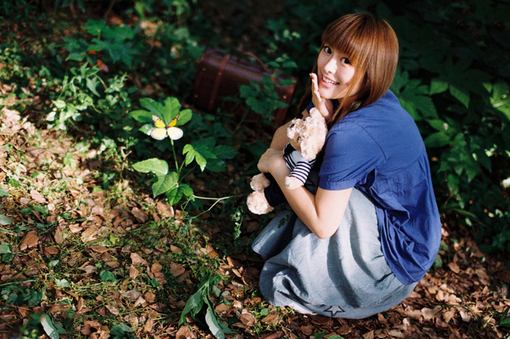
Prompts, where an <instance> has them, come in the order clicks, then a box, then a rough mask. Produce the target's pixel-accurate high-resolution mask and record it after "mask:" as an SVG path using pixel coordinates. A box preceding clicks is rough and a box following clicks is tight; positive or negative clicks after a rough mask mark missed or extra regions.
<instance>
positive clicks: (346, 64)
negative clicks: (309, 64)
mask: <svg viewBox="0 0 510 339" xmlns="http://www.w3.org/2000/svg"><path fill="white" fill-rule="evenodd" d="M354 71H355V68H354V66H353V65H352V64H351V62H350V61H349V59H348V58H347V56H346V55H344V54H342V53H340V52H339V51H337V50H335V49H334V48H332V47H329V46H328V45H324V47H323V48H322V50H321V52H320V53H319V58H318V59H317V76H318V82H319V93H320V94H321V97H322V98H323V99H342V98H343V97H345V96H346V94H347V90H348V89H349V86H350V85H351V81H352V79H353V78H354ZM357 90H358V89H355V91H354V92H357ZM353 94H355V93H351V95H353Z"/></svg>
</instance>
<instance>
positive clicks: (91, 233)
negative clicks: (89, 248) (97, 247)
mask: <svg viewBox="0 0 510 339" xmlns="http://www.w3.org/2000/svg"><path fill="white" fill-rule="evenodd" d="M98 231H99V227H94V226H91V227H89V228H87V229H86V230H85V231H83V233H82V234H81V241H83V242H91V241H94V240H96V234H97V232H98Z"/></svg>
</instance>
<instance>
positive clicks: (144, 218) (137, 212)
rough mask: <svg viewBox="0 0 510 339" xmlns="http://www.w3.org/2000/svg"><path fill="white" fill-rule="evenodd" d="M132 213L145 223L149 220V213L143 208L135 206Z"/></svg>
mask: <svg viewBox="0 0 510 339" xmlns="http://www.w3.org/2000/svg"><path fill="white" fill-rule="evenodd" d="M131 213H132V214H133V215H134V216H135V218H136V219H137V220H138V221H140V222H142V223H144V222H146V221H147V214H145V212H144V211H142V210H141V209H139V208H138V207H133V209H132V210H131Z"/></svg>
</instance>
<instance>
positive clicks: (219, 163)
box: [206, 159, 228, 173]
mask: <svg viewBox="0 0 510 339" xmlns="http://www.w3.org/2000/svg"><path fill="white" fill-rule="evenodd" d="M206 168H207V169H208V170H209V171H212V172H216V173H221V172H225V171H226V170H227V169H228V168H227V164H226V163H225V161H223V160H220V159H209V160H207V164H206Z"/></svg>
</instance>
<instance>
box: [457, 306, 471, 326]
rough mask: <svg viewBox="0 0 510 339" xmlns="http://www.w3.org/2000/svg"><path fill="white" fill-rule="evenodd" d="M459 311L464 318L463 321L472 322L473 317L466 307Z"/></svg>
mask: <svg viewBox="0 0 510 339" xmlns="http://www.w3.org/2000/svg"><path fill="white" fill-rule="evenodd" d="M459 313H460V318H461V319H462V321H463V322H466V323H469V322H471V319H472V317H471V314H470V313H469V312H468V311H466V310H464V309H460V310H459Z"/></svg>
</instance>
